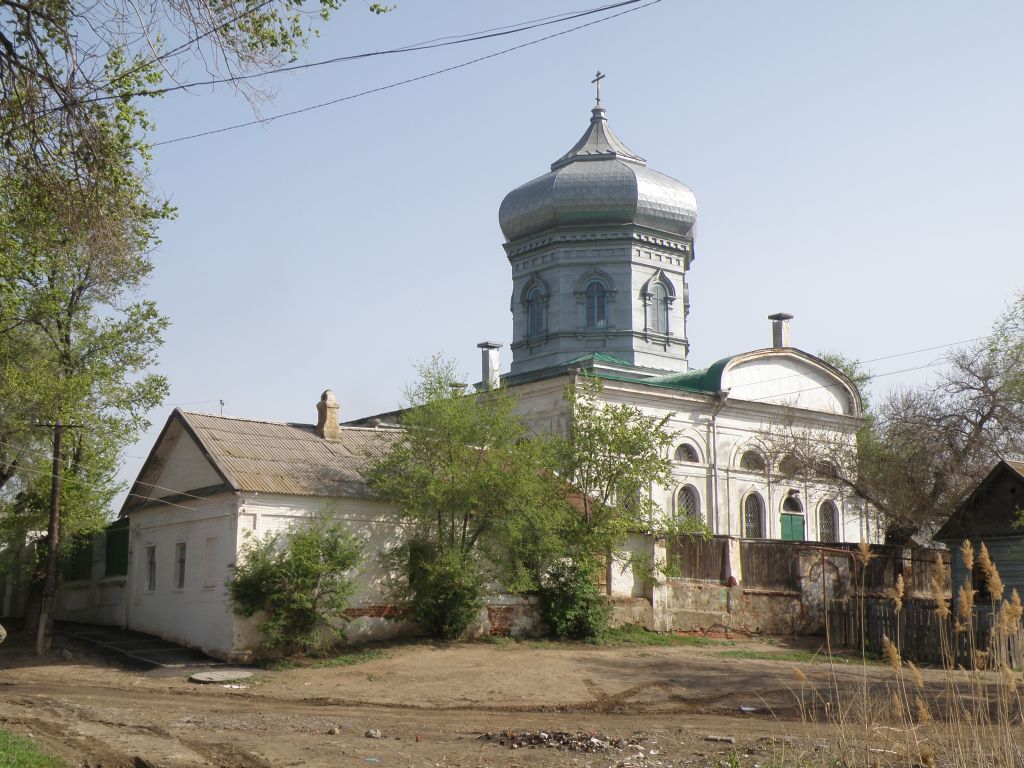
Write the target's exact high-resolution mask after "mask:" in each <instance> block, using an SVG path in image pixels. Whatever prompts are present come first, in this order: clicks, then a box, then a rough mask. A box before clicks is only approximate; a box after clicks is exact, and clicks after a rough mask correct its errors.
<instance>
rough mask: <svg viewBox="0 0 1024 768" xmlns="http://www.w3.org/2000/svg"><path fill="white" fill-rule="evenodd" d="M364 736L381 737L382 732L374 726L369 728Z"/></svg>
mask: <svg viewBox="0 0 1024 768" xmlns="http://www.w3.org/2000/svg"><path fill="white" fill-rule="evenodd" d="M366 738H368V739H383V738H384V734H383V733H381V732H380V731H379V730H378V729H376V728H371V729H370V730H368V731H367V732H366Z"/></svg>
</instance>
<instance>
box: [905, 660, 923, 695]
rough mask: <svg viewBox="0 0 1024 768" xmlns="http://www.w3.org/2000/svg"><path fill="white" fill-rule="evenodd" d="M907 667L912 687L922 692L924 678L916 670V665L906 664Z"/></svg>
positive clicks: (910, 662)
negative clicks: (912, 683) (912, 682)
mask: <svg viewBox="0 0 1024 768" xmlns="http://www.w3.org/2000/svg"><path fill="white" fill-rule="evenodd" d="M907 666H908V667H909V668H910V676H911V678H912V679H913V681H914V685H916V686H917V688H918V690H922V691H923V690H924V678H923V677H922V676H921V670H920V669H918V668H917V665H916V664H914V662H912V661H908V662H907Z"/></svg>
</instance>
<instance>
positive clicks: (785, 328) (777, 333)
mask: <svg viewBox="0 0 1024 768" xmlns="http://www.w3.org/2000/svg"><path fill="white" fill-rule="evenodd" d="M768 319H769V320H771V321H772V347H773V348H774V349H782V348H783V347H788V346H789V321H790V320H792V319H793V316H792V315H788V314H786V313H785V312H778V313H777V314H774V315H768Z"/></svg>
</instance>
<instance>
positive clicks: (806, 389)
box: [743, 360, 941, 403]
mask: <svg viewBox="0 0 1024 768" xmlns="http://www.w3.org/2000/svg"><path fill="white" fill-rule="evenodd" d="M940 364H941V361H939V360H933V361H932V362H930V363H928V364H926V365H918V366H915V367H913V368H902V369H900V370H898V371H888V372H887V373H879V374H876V375H875V376H873V377H872V378H876V379H881V378H884V377H886V376H896V375H897V374H900V373H910V372H911V371H922V370H924V369H926V368H934V367H936V366H937V365H940ZM832 387H843V388H844V389H845V385H844V384H843V383H842V382H838V381H837V382H833V383H831V384H815V385H814V386H813V387H804V388H803V389H794V390H792V391H790V392H779V393H777V394H773V395H768V396H766V397H750V398H743V400H744V401H746V402H749V403H760V402H767V401H768V400H769V399H773V398H777V397H786V396H787V395H798V394H800V393H801V392H813V391H815V390H817V389H831V388H832Z"/></svg>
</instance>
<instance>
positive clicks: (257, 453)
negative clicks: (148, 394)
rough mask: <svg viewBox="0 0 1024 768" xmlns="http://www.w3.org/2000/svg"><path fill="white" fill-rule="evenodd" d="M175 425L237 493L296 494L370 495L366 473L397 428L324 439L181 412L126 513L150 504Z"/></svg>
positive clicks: (305, 431)
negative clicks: (153, 473) (162, 452)
mask: <svg viewBox="0 0 1024 768" xmlns="http://www.w3.org/2000/svg"><path fill="white" fill-rule="evenodd" d="M175 426H177V427H180V428H182V429H184V431H185V432H186V433H188V434H189V435H190V436H191V437H192V439H193V440H195V442H196V444H197V445H198V446H199V448H200V450H201V451H202V452H203V454H204V455H205V456H206V458H207V459H208V460H209V461H210V463H211V464H212V465H213V467H214V468H215V469H216V470H217V472H218V473H219V474H220V475H221V476H222V477H223V478H224V482H225V485H226V486H227V487H228V488H229V489H230V490H233V491H250V492H252V491H255V492H259V493H278V494H285V495H295V496H325V497H332V496H334V497H337V496H347V497H353V496H354V497H363V498H365V497H369V496H370V493H369V489H368V488H367V487H366V484H365V482H364V481H363V477H362V471H363V470H364V469H365V468H366V466H367V464H368V462H369V461H370V460H371V459H372V458H373V457H376V456H381V455H382V454H383V452H384V451H385V450H386V449H387V448H388V447H389V446H390V445H391V444H392V443H393V442H394V440H395V439H396V438H397V437H398V435H399V434H400V430H398V429H394V428H365V427H348V426H342V427H341V438H340V439H339V440H325V439H324V438H322V437H320V436H318V435H317V434H316V431H315V427H314V426H313V425H312V424H292V423H287V422H279V421H257V420H254V419H241V418H235V417H230V416H217V415H214V414H210V413H198V412H194V411H183V410H181V409H175V410H174V412H173V413H172V414H171V416H170V418H169V419H168V423H167V426H165V427H164V431H163V432H162V433H161V435H160V437H159V438H158V439H157V442H156V445H155V446H154V447H153V451H152V452H151V453H150V456H149V458H148V459H147V460H146V464H145V465H144V466H143V468H142V471H141V472H140V473H139V478H138V480H136V481H135V487H133V488H132V492H131V493H130V494H129V496H128V499H129V502H126V504H125V509H124V510H122V514H123V513H124V511H127V509H128V508H129V507H130V506H136V505H138V504H140V503H145V502H144V500H145V499H146V498H147V497H148V496H149V495H150V492H151V490H152V489H153V488H154V487H156V486H155V485H151V483H158V482H159V480H157V479H156V478H155V477H153V476H151V471H150V469H151V465H152V467H153V468H156V467H157V466H158V465H159V463H160V462H159V461H158V459H157V457H158V454H159V451H160V445H161V442H162V441H163V439H164V436H165V435H166V434H167V433H168V430H170V429H172V428H175Z"/></svg>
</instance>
